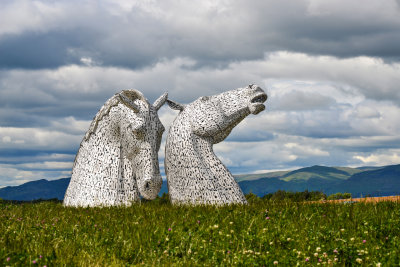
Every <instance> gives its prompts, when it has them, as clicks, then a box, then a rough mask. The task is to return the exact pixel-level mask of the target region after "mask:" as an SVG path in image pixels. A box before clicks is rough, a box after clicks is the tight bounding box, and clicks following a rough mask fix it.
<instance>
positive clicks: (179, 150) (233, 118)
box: [165, 84, 267, 204]
mask: <svg viewBox="0 0 400 267" xmlns="http://www.w3.org/2000/svg"><path fill="white" fill-rule="evenodd" d="M266 100H267V95H266V94H265V92H264V91H263V90H262V89H261V88H260V87H258V86H257V85H253V84H251V85H249V86H247V87H245V88H239V89H236V90H232V91H228V92H224V93H222V94H219V95H214V96H203V97H200V98H199V99H197V100H196V101H194V102H192V103H190V104H188V105H181V104H179V103H176V102H174V101H172V100H167V103H168V105H169V106H170V107H171V108H172V109H176V110H180V113H179V114H178V116H177V117H176V119H175V121H174V122H173V124H172V126H171V128H170V130H169V133H168V136H167V142H166V147H165V172H166V175H167V180H168V190H169V195H170V198H171V201H172V203H191V204H232V203H240V204H244V203H247V202H246V199H245V197H244V195H243V192H242V191H241V189H240V188H239V186H238V184H237V183H236V181H235V180H234V178H233V176H232V174H231V173H230V172H229V171H228V169H227V168H226V167H225V166H224V165H223V163H222V162H221V161H220V160H219V159H218V158H217V157H216V155H215V154H214V152H213V148H212V146H213V144H216V143H219V142H221V141H223V140H224V139H225V138H226V137H227V136H228V135H229V134H230V132H231V131H232V129H233V128H234V127H235V126H236V125H237V124H238V123H240V122H241V121H242V120H243V119H244V118H245V117H246V116H248V115H249V114H258V113H259V112H261V111H263V110H264V109H265V106H264V104H263V103H264V102H265V101H266Z"/></svg>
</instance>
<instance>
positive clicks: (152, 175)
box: [64, 90, 167, 206]
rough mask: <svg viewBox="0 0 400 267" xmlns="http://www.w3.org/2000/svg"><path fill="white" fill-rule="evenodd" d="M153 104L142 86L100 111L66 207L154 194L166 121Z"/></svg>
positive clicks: (119, 95)
mask: <svg viewBox="0 0 400 267" xmlns="http://www.w3.org/2000/svg"><path fill="white" fill-rule="evenodd" d="M166 99H167V93H165V94H163V95H162V96H161V97H159V98H158V99H157V100H156V101H155V102H154V104H153V105H151V104H150V103H149V102H148V100H147V99H146V98H145V97H144V96H143V94H142V93H140V92H139V91H137V90H123V91H121V92H120V93H117V94H115V95H114V96H113V97H111V98H110V99H109V100H107V102H106V103H105V104H104V105H103V107H102V108H101V109H100V110H99V112H98V113H97V114H96V116H95V118H94V119H93V121H92V123H91V125H90V127H89V130H88V131H87V132H86V135H85V137H84V138H83V140H82V142H81V145H80V148H79V151H78V153H77V155H76V158H75V162H74V165H73V169H72V177H71V181H70V184H69V186H68V189H67V191H66V193H65V198H64V205H65V206H113V205H122V204H124V205H130V204H131V203H132V202H134V201H138V200H140V195H141V196H142V197H144V198H146V199H154V198H155V197H156V196H157V194H158V192H159V191H160V189H161V185H162V179H161V175H160V170H159V164H158V151H159V149H160V143H161V137H162V134H163V132H164V130H165V129H164V126H163V125H162V123H161V122H160V120H159V118H158V114H157V111H158V109H159V108H160V107H161V106H162V105H163V104H164V103H165V101H166Z"/></svg>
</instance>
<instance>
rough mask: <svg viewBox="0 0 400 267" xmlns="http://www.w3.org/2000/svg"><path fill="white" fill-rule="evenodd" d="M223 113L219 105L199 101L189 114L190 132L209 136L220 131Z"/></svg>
mask: <svg viewBox="0 0 400 267" xmlns="http://www.w3.org/2000/svg"><path fill="white" fill-rule="evenodd" d="M223 123H224V114H223V113H222V110H221V109H220V108H219V106H217V105H214V104H213V103H201V104H200V105H197V106H195V109H194V110H193V113H192V114H191V116H190V126H191V129H192V132H193V133H195V134H196V135H199V136H206V137H211V136H213V135H216V134H218V133H219V132H220V131H221V125H222V124H223Z"/></svg>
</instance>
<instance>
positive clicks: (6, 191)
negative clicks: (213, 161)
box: [0, 178, 168, 201]
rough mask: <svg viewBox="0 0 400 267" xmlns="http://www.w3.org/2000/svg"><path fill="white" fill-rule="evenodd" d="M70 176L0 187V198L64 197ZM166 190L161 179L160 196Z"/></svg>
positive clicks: (27, 199)
mask: <svg viewBox="0 0 400 267" xmlns="http://www.w3.org/2000/svg"><path fill="white" fill-rule="evenodd" d="M70 180H71V178H62V179H58V180H53V181H47V180H45V179H41V180H37V181H32V182H28V183H25V184H22V185H19V186H7V187H4V188H0V198H2V199H7V200H22V201H31V200H35V199H53V198H57V199H59V200H63V199H64V195H65V191H66V190H67V187H68V185H69V181H70ZM164 192H168V186H167V182H166V181H163V184H162V186H161V190H160V196H161V195H162V194H163V193H164Z"/></svg>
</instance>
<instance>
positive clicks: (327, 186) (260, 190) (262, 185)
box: [0, 165, 400, 201]
mask: <svg viewBox="0 0 400 267" xmlns="http://www.w3.org/2000/svg"><path fill="white" fill-rule="evenodd" d="M235 179H236V180H237V181H238V183H239V186H240V187H241V188H242V190H243V192H244V193H245V194H247V193H250V192H252V193H254V194H256V195H258V196H264V195H265V194H268V193H274V192H276V191H278V190H285V191H293V192H296V191H297V192H300V191H305V190H308V191H322V192H324V193H326V194H328V195H329V194H334V193H338V192H342V193H344V192H349V193H351V194H352V196H353V197H360V196H366V195H371V196H389V195H400V165H392V166H385V167H361V168H348V167H326V166H312V167H306V168H301V169H298V170H293V171H278V172H271V173H264V174H247V175H238V176H235ZM69 181H70V178H63V179H59V180H54V181H47V180H44V179H42V180H38V181H32V182H28V183H25V184H22V185H19V186H8V187H5V188H1V189H0V198H3V199H7V200H25V201H30V200H35V199H52V198H57V199H60V200H62V199H63V198H64V194H65V191H66V189H67V187H68V184H69ZM165 192H168V187H167V182H166V181H163V185H162V187H161V191H160V194H159V195H162V194H163V193H165Z"/></svg>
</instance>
